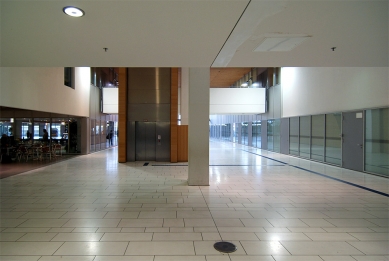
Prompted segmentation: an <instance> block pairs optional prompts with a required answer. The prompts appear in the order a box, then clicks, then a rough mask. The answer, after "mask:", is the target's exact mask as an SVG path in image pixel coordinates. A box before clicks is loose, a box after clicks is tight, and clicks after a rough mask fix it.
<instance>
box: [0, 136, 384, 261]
mask: <svg viewBox="0 0 389 261" xmlns="http://www.w3.org/2000/svg"><path fill="white" fill-rule="evenodd" d="M144 163H145V162H132V163H130V162H129V163H125V164H121V163H118V162H117V147H115V148H112V149H108V150H104V151H100V152H96V153H93V154H89V155H85V156H80V157H76V158H72V159H69V160H66V161H62V162H59V163H56V164H52V165H49V166H45V167H42V168H39V169H36V170H32V171H29V172H25V173H23V174H20V175H15V176H12V177H8V178H5V179H1V180H0V193H1V198H0V204H1V205H0V206H1V219H0V241H1V242H0V255H1V256H0V260H24V261H25V260H27V261H30V260H31V261H32V260H34V261H37V260H39V261H48V260H50V261H55V260H72V261H78V260H80V261H81V260H82V261H124V260H143V261H145V260H147V261H166V260H173V261H174V260H188V261H192V260H194V261H200V260H201V261H227V260H232V261H248V260H256V261H257V260H259V261H274V260H276V261H292V260H299V261H305V260H310V261H319V260H320V261H323V260H325V261H334V260H354V261H355V260H359V261H367V260H369V261H371V260H389V248H388V245H389V179H386V178H382V177H378V176H373V175H368V174H364V173H360V172H355V171H350V170H346V169H342V168H338V167H333V166H329V165H325V164H321V163H316V162H312V161H306V160H303V159H298V158H294V157H290V156H286V155H282V154H277V153H272V152H268V151H261V150H260V149H256V148H251V147H246V146H242V145H239V144H234V143H230V142H221V141H211V142H210V168H209V171H210V177H209V179H210V186H202V187H199V186H188V185H187V170H188V168H187V164H183V163H179V164H170V163H161V162H148V163H149V164H148V165H147V164H144ZM221 240H223V241H229V242H232V243H234V244H235V245H236V246H237V251H236V252H234V253H231V254H222V253H220V252H218V251H216V250H215V249H214V247H213V244H214V243H215V242H217V241H221Z"/></svg>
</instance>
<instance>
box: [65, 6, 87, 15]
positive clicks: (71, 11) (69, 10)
mask: <svg viewBox="0 0 389 261" xmlns="http://www.w3.org/2000/svg"><path fill="white" fill-rule="evenodd" d="M63 12H64V13H65V14H67V15H69V16H72V17H81V16H84V14H85V12H84V11H83V10H82V9H80V8H78V7H75V6H66V7H64V8H63Z"/></svg>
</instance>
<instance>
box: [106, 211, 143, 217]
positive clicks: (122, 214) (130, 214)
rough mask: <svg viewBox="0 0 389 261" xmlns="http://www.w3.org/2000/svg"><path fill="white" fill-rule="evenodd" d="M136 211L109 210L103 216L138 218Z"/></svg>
mask: <svg viewBox="0 0 389 261" xmlns="http://www.w3.org/2000/svg"><path fill="white" fill-rule="evenodd" d="M138 216H139V212H138V211H129V212H127V211H126V212H123V211H122V212H118V211H109V212H108V213H107V214H106V215H105V216H104V218H105V219H106V218H138Z"/></svg>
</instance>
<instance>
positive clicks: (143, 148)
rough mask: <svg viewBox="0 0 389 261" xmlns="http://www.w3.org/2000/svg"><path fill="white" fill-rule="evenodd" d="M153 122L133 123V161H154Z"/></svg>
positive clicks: (154, 139)
mask: <svg viewBox="0 0 389 261" xmlns="http://www.w3.org/2000/svg"><path fill="white" fill-rule="evenodd" d="M155 128H156V123H155V122H135V160H136V161H145V160H150V161H155V159H156V151H155V149H156V148H155V147H156V135H155Z"/></svg>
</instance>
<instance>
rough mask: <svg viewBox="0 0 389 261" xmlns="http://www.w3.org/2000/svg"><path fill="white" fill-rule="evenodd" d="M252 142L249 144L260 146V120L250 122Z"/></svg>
mask: <svg viewBox="0 0 389 261" xmlns="http://www.w3.org/2000/svg"><path fill="white" fill-rule="evenodd" d="M252 136H253V137H252V144H251V146H253V147H256V148H260V147H261V121H253V123H252Z"/></svg>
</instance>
